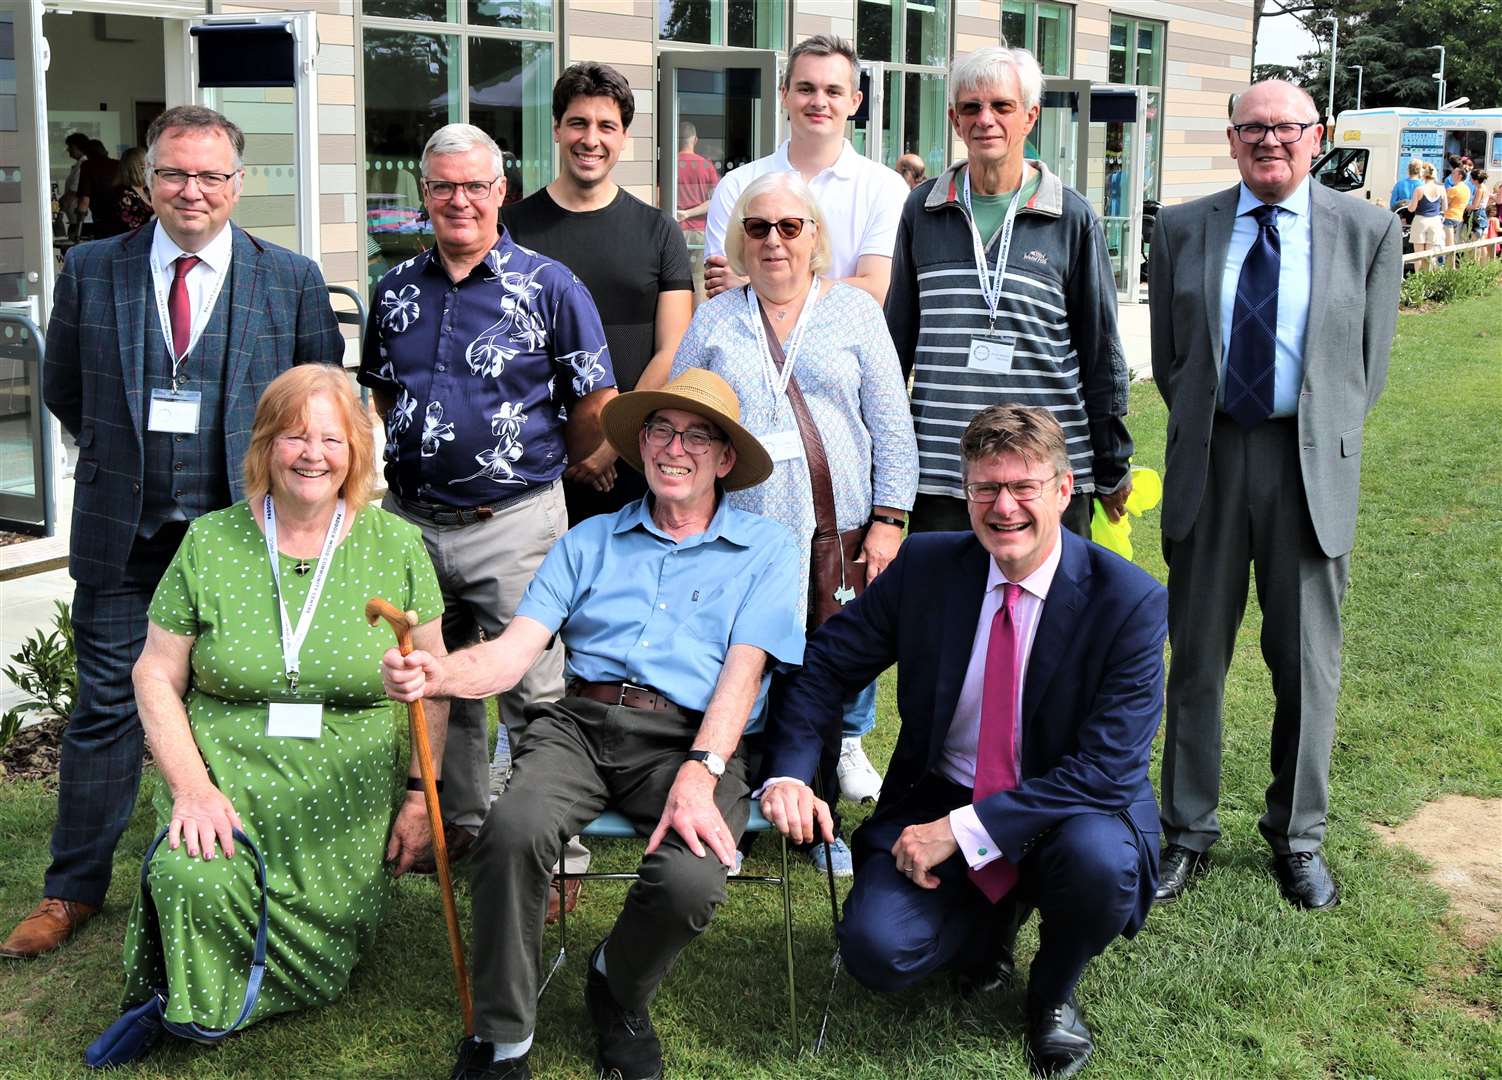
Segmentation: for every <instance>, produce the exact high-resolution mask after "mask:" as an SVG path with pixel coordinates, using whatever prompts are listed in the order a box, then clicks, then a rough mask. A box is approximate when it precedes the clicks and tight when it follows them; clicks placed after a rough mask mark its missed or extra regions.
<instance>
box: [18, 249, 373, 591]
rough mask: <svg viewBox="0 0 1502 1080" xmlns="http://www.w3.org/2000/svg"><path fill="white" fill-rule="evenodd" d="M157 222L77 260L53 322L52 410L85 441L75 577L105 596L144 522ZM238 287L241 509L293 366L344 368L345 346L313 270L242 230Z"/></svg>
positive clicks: (230, 360)
mask: <svg viewBox="0 0 1502 1080" xmlns="http://www.w3.org/2000/svg"><path fill="white" fill-rule="evenodd" d="M155 228H156V225H155V222H154V221H153V222H148V223H147V224H145V225H143V226H141V227H140V228H138V229H136V230H134V231H133V232H129V233H125V234H123V235H121V236H112V237H110V238H109V239H107V240H98V241H95V242H94V243H89V244H81V245H79V246H78V247H75V248H73V249H72V250H71V251H69V252H68V256H67V259H66V260H65V261H64V264H63V272H62V274H61V275H60V276H59V277H58V279H57V289H56V292H55V293H54V296H53V304H52V314H51V316H50V318H49V319H48V322H47V351H46V359H45V361H44V363H43V366H42V400H43V401H44V402H46V404H47V408H49V409H51V410H52V413H53V415H55V416H56V417H57V418H58V420H60V421H61V422H62V425H63V427H64V428H66V429H67V430H68V433H69V434H71V435H72V436H73V437H74V438H76V439H77V440H78V450H79V454H78V466H77V468H76V470H75V471H74V473H73V482H74V489H73V492H74V493H73V530H72V534H71V541H70V550H69V558H68V569H69V571H70V572H71V573H72V575H73V579H74V580H75V581H78V582H81V583H83V584H86V585H92V586H95V587H98V588H108V587H110V586H114V585H118V584H119V583H120V581H121V580H122V579H123V577H124V574H125V562H126V559H127V557H128V556H129V554H130V548H131V544H132V542H133V540H134V538H135V534H136V528H137V525H138V524H139V523H140V520H141V499H142V494H141V485H142V483H143V481H144V477H143V476H142V472H143V471H144V467H145V466H144V460H145V452H144V442H143V433H144V431H145V426H146V404H145V391H144V389H143V386H144V382H145V353H146V320H147V319H154V318H156V317H157V316H156V304H155V302H154V300H153V292H152V286H151V241H152V236H153V235H154V231H155ZM230 228H232V229H233V230H234V234H233V235H234V245H233V255H232V256H231V274H230V281H229V283H228V287H229V291H228V302H229V305H230V309H229V345H228V354H227V355H226V357H225V365H224V372H225V386H224V457H225V464H226V466H227V468H226V472H227V473H228V475H229V481H230V495H231V498H232V499H240V498H242V497H243V496H244V491H243V488H242V486H241V479H242V477H241V463H242V462H243V460H244V458H245V452H246V451H247V450H248V449H250V429H251V425H252V423H253V422H254V420H255V412H256V402H257V401H259V400H260V397H261V393H262V391H264V390H265V389H266V386H267V384H268V383H270V382H271V380H272V379H274V378H276V377H277V376H278V375H280V374H281V373H282V372H284V371H286V370H287V369H288V368H290V367H291V366H292V365H294V364H307V363H322V364H340V363H342V362H343V359H344V338H343V337H342V336H340V333H339V325H338V322H337V320H336V319H335V318H334V309H333V306H332V305H331V304H330V302H329V293H328V287H327V286H326V285H325V284H324V281H323V275H322V274H321V273H320V272H319V270H318V265H317V264H316V263H314V262H313V261H312V260H311V259H307V258H304V257H303V256H301V255H297V254H294V253H293V252H290V251H287V250H286V249H285V248H280V247H277V246H276V245H275V244H270V243H267V242H265V241H263V240H257V239H256V238H255V237H253V236H251V235H250V234H249V233H247V232H245V231H244V230H243V229H240V228H238V227H237V226H235V225H233V224H232V225H231V226H230Z"/></svg>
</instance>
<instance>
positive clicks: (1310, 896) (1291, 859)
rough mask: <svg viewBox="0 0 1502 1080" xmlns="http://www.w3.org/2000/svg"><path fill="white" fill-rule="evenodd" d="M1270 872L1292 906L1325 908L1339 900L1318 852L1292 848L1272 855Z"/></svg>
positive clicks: (1313, 908) (1322, 909) (1333, 883)
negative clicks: (1293, 849) (1276, 879)
mask: <svg viewBox="0 0 1502 1080" xmlns="http://www.w3.org/2000/svg"><path fill="white" fill-rule="evenodd" d="M1273 873H1274V874H1276V875H1277V878H1278V888H1279V889H1280V890H1281V891H1282V893H1283V899H1285V900H1287V901H1288V902H1289V903H1290V904H1292V905H1293V906H1294V907H1298V908H1306V909H1308V910H1310V911H1324V910H1326V909H1327V908H1333V907H1334V906H1335V905H1336V904H1338V903H1340V890H1339V889H1337V888H1336V887H1335V879H1334V878H1333V877H1331V876H1330V867H1329V866H1328V865H1326V863H1325V857H1324V856H1323V855H1321V854H1320V853H1319V852H1318V851H1291V852H1289V853H1288V854H1287V855H1274V856H1273Z"/></svg>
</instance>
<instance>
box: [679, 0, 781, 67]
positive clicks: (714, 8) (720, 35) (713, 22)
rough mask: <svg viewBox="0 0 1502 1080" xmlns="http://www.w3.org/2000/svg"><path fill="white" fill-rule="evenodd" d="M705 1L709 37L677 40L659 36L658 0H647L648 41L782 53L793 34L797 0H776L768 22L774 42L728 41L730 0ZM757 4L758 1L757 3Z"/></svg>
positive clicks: (686, 47)
mask: <svg viewBox="0 0 1502 1080" xmlns="http://www.w3.org/2000/svg"><path fill="white" fill-rule="evenodd" d="M707 2H708V3H709V5H710V7H709V20H710V25H709V37H710V40H709V41H680V40H679V39H678V38H668V37H663V36H662V0H651V4H652V41H653V44H654V45H655V47H656V48H657V49H661V50H671V49H736V50H740V51H745V50H759V51H765V52H774V53H776V54H777V55H778V56H779V57H786V56H787V52H788V49H790V48H791V47H792V46H791V45H789V44H788V42H789V41H790V40H791V39H792V36H793V13H794V12H793V9H794V7H795V6H796V3H797V0H776V2H777V3H778V4H779V5H780V6H781V8H782V12H781V17H780V18H773V19H772V23H773V25H775V26H776V27H777V34H778V39H779V40H778V42H777V44H775V45H732V44H730V41H729V38H730V3H729V0H707ZM758 6H760V4H759V3H758Z"/></svg>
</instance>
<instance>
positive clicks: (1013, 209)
mask: <svg viewBox="0 0 1502 1080" xmlns="http://www.w3.org/2000/svg"><path fill="white" fill-rule="evenodd" d="M1025 187H1027V166H1026V165H1024V166H1023V167H1022V182H1021V183H1020V184H1018V185H1017V194H1015V195H1013V196H1012V204H1011V205H1010V206H1008V207H1007V216H1006V217H1005V219H1003V221H1002V223H1001V242H1000V243H999V244H997V245H996V247H997V252H996V272H995V273H994V274H993V273H992V272H991V267H990V266H989V265H988V264H987V262H986V245H985V242H984V241H983V240H982V239H981V235H980V228H979V227H978V226H977V225H976V224H975V211H973V210H972V209H971V208H970V168H969V166H966V168H965V189H964V194H965V219H966V221H967V222H968V223H969V225H970V240H971V242H972V243H973V244H974V245H975V270H976V273H977V274H978V275H980V294H981V296H982V297H983V298H984V299H985V301H986V307H987V308H988V309H989V310H990V314H991V329H993V330H994V329H996V309H997V308H999V307H1000V306H1001V286H1002V283H1003V282H1005V281H1006V276H1007V252H1009V251H1010V250H1011V249H1012V225H1013V223H1014V222H1015V221H1016V220H1017V208H1018V207H1019V206H1021V205H1022V189H1023V188H1025Z"/></svg>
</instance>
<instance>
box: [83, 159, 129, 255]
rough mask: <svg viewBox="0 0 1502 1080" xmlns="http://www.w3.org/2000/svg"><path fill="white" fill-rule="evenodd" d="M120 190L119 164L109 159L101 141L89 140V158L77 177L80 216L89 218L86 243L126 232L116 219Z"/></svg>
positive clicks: (85, 160)
mask: <svg viewBox="0 0 1502 1080" xmlns="http://www.w3.org/2000/svg"><path fill="white" fill-rule="evenodd" d="M119 186H120V163H119V162H118V161H116V160H115V159H114V158H112V157H110V152H109V150H108V148H106V147H105V145H104V143H102V142H100V141H99V140H98V139H90V140H89V144H88V156H87V157H86V158H84V162H83V168H82V169H81V170H80V172H79V176H78V213H79V216H80V217H83V216H87V217H88V218H89V219H90V222H91V224H90V226H89V227H88V228H87V229H86V230H85V231H86V232H87V234H88V235H87V236H86V237H85V238H86V239H90V240H103V239H106V238H107V237H111V236H118V235H120V233H122V232H124V231H125V230H124V228H122V227H121V224H120V219H119V218H117V217H116V216H115V196H116V194H117V192H118V189H119Z"/></svg>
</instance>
